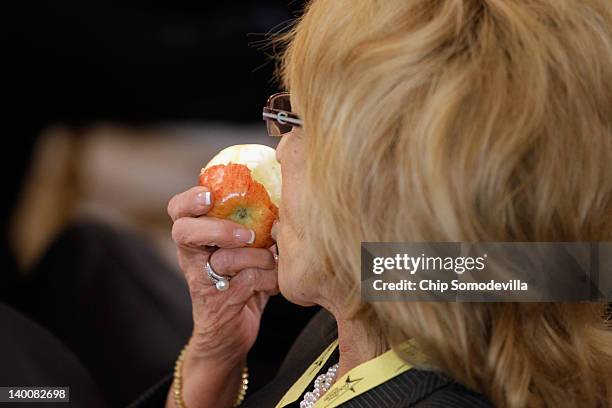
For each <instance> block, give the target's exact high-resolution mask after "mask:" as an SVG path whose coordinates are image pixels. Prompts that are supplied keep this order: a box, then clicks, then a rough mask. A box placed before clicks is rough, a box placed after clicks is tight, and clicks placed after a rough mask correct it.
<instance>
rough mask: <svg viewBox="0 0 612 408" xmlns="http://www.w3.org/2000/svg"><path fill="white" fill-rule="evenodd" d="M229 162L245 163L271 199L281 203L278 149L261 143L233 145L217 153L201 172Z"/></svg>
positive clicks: (278, 203) (277, 203)
mask: <svg viewBox="0 0 612 408" xmlns="http://www.w3.org/2000/svg"><path fill="white" fill-rule="evenodd" d="M229 163H236V164H243V165H245V166H246V167H248V169H249V170H251V175H252V176H253V179H254V180H255V181H258V182H259V183H261V184H263V186H264V187H265V188H266V190H267V191H268V194H269V195H270V200H272V202H273V203H274V204H276V205H277V206H279V205H280V197H281V182H282V180H281V170H280V164H279V163H278V161H276V150H274V149H273V148H271V147H270V146H265V145H260V144H240V145H233V146H230V147H227V148H225V149H223V150H221V151H220V152H219V153H217V155H215V157H213V158H212V160H211V161H209V162H208V164H207V165H206V167H204V168H203V169H202V171H201V173H203V172H204V171H205V170H206V169H207V168H209V167H211V166H214V165H217V164H223V165H227V164H229Z"/></svg>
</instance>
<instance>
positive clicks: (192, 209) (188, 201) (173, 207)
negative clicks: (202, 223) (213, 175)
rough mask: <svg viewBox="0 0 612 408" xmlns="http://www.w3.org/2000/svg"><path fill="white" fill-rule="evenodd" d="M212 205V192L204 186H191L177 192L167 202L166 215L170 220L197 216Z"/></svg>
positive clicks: (204, 212)
mask: <svg viewBox="0 0 612 408" xmlns="http://www.w3.org/2000/svg"><path fill="white" fill-rule="evenodd" d="M211 205H212V194H211V193H210V191H209V190H208V189H207V188H206V187H193V188H190V189H189V190H187V191H185V192H182V193H179V194H177V195H175V196H174V197H172V198H171V199H170V202H169V203H168V215H169V216H170V218H172V221H176V220H177V219H179V218H182V217H198V216H200V215H204V214H206V212H207V211H208V210H209V209H210V207H211Z"/></svg>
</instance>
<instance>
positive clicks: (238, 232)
mask: <svg viewBox="0 0 612 408" xmlns="http://www.w3.org/2000/svg"><path fill="white" fill-rule="evenodd" d="M172 239H173V240H174V242H176V244H177V245H180V246H183V247H188V248H202V247H204V246H207V245H215V246H218V247H222V248H239V247H243V246H245V245H247V244H252V243H253V241H255V231H253V230H251V229H248V228H246V227H243V226H242V225H240V224H237V223H235V222H232V221H229V220H222V219H218V218H212V217H200V218H190V217H183V218H179V219H177V220H176V221H174V225H172Z"/></svg>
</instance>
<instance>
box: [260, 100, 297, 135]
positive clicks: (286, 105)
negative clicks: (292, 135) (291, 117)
mask: <svg viewBox="0 0 612 408" xmlns="http://www.w3.org/2000/svg"><path fill="white" fill-rule="evenodd" d="M268 107H269V108H271V109H276V110H282V111H285V112H291V102H290V99H289V95H285V94H282V95H277V96H275V97H273V98H272V99H271V100H270V104H269V105H268ZM266 124H267V126H268V134H269V135H270V136H282V135H284V134H286V133H289V132H291V129H292V128H293V125H291V124H289V123H285V124H281V123H278V121H276V120H272V119H268V120H266Z"/></svg>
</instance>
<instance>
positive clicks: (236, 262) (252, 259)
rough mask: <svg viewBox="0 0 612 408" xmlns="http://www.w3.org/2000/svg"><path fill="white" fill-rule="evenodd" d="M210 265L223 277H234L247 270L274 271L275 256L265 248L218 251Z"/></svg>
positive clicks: (211, 258)
mask: <svg viewBox="0 0 612 408" xmlns="http://www.w3.org/2000/svg"><path fill="white" fill-rule="evenodd" d="M209 262H210V265H211V266H212V268H213V269H214V270H215V272H217V273H219V274H221V275H228V276H234V275H236V274H237V273H238V272H240V271H241V270H243V269H247V268H259V269H274V268H275V267H276V262H275V261H274V255H273V254H272V253H271V252H270V251H268V250H267V249H264V248H234V249H223V248H222V249H218V250H217V251H215V252H214V253H213V254H212V255H211V257H210V260H209Z"/></svg>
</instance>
